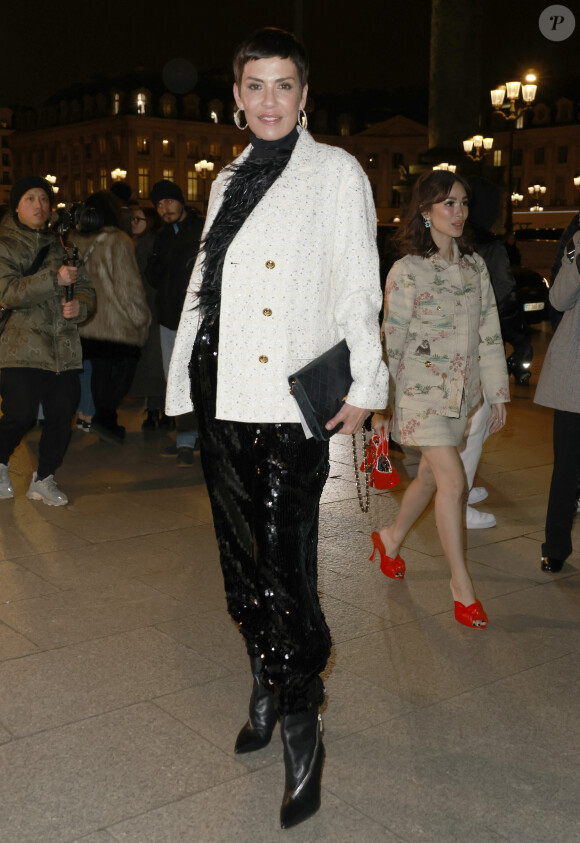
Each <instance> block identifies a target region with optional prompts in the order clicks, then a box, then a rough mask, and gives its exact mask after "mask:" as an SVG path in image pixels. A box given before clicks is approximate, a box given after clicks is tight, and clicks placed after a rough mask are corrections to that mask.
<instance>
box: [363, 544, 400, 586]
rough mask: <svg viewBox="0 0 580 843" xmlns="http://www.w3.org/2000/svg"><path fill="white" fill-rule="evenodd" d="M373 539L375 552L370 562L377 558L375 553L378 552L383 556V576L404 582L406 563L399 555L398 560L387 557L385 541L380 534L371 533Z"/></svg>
mask: <svg viewBox="0 0 580 843" xmlns="http://www.w3.org/2000/svg"><path fill="white" fill-rule="evenodd" d="M371 539H372V542H373V552H372V554H371V557H370V559H369V562H372V561H373V559H374V558H375V551H377V550H378V551H379V553H380V554H381V571H382V572H383V574H384V575H385V576H386V577H390V578H391V579H392V580H402V579H403V577H404V576H405V563H404V562H403V560H402V559H401V557H400V556H399V554H397V558H396V559H392V558H391V557H390V556H387V553H386V551H385V546H384V544H383V540H382V539H381V537H380V536H379V534H378V533H371Z"/></svg>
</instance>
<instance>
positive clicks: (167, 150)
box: [161, 138, 175, 158]
mask: <svg viewBox="0 0 580 843" xmlns="http://www.w3.org/2000/svg"><path fill="white" fill-rule="evenodd" d="M161 144H162V147H163V157H164V158H173V157H174V156H175V141H174V140H171V139H170V138H163V141H162V142H161Z"/></svg>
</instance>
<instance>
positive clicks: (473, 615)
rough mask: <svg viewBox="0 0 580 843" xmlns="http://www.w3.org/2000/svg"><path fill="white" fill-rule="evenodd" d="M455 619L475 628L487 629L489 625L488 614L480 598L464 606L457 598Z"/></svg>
mask: <svg viewBox="0 0 580 843" xmlns="http://www.w3.org/2000/svg"><path fill="white" fill-rule="evenodd" d="M455 620H456V621H459V623H462V624H463V626H470V627H472V628H473V629H485V628H486V626H487V615H486V614H485V611H484V608H483V606H482V605H481V603H480V602H479V600H476V601H475V603H472V604H471V605H470V606H464V605H463V603H458V602H457V600H455Z"/></svg>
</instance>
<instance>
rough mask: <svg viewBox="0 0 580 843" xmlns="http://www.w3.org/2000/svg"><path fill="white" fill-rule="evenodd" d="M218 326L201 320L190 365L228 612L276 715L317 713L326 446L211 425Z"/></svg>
mask: <svg viewBox="0 0 580 843" xmlns="http://www.w3.org/2000/svg"><path fill="white" fill-rule="evenodd" d="M218 322H219V320H218V319H216V320H214V321H213V322H212V321H211V318H209V317H207V318H206V319H205V320H204V322H203V323H202V325H201V326H200V329H199V331H198V334H197V338H196V341H195V344H194V347H193V353H192V357H191V363H190V376H191V387H192V398H193V404H194V406H195V408H196V414H197V419H198V425H199V427H198V430H199V438H200V447H201V459H202V465H203V471H204V474H205V480H206V484H207V489H208V492H209V496H210V501H211V506H212V513H213V519H214V527H215V532H216V537H217V541H218V546H219V551H220V562H221V567H222V572H223V576H224V584H225V591H226V600H227V606H228V611H229V613H230V615H231V616H232V618H233V619H234V621H236V623H238V624H239V628H240V631H241V633H242V635H243V636H244V638H245V640H246V646H247V649H248V653H249V654H250V656H256V655H262V657H263V663H264V674H263V675H264V679H265V680H266V681H269V682H270V683H271V684H272V686H273V688H274V690H275V692H276V694H277V704H278V709H279V712H280V714H281V715H285V714H293V713H296V712H299V711H302V710H304V709H306V708H308V707H310V706H311V705H320V703H321V702H322V700H323V697H324V688H323V685H322V680H321V679H320V676H319V674H320V673H321V672H322V670H323V669H324V667H325V666H326V663H327V661H328V656H329V654H330V645H331V642H330V632H329V630H328V627H327V625H326V621H325V619H324V615H323V614H322V610H321V608H320V603H319V600H318V593H317V581H318V576H317V543H318V515H319V501H320V496H321V494H322V490H323V488H324V484H325V482H326V478H327V477H328V471H329V462H328V443H327V442H318V441H316V440H314V439H306V438H305V436H304V433H303V431H302V427H301V425H299V424H258V423H252V424H250V423H242V422H234V421H223V420H221V419H216V417H215V407H216V386H217V350H218V334H219V326H218Z"/></svg>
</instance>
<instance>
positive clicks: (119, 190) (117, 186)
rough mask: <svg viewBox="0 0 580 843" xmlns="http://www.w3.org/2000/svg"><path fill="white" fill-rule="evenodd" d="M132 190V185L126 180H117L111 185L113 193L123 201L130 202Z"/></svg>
mask: <svg viewBox="0 0 580 843" xmlns="http://www.w3.org/2000/svg"><path fill="white" fill-rule="evenodd" d="M132 192H133V191H132V190H131V185H130V184H127V182H126V181H115V182H113V184H112V185H111V193H112V194H113V195H114V196H116V197H117V199H120V200H121V202H128V201H129V199H130V198H131V193H132Z"/></svg>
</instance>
